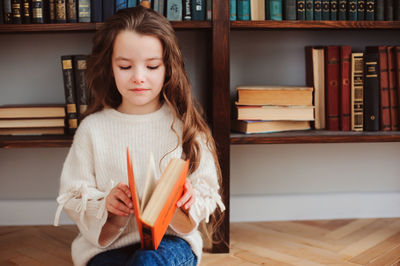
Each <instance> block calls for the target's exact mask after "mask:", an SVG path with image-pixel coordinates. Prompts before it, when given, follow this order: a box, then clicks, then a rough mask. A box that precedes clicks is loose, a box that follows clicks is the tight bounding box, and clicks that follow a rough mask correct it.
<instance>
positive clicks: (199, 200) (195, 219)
mask: <svg viewBox="0 0 400 266" xmlns="http://www.w3.org/2000/svg"><path fill="white" fill-rule="evenodd" d="M200 144H201V145H200V146H201V159H200V164H199V167H198V168H197V169H196V171H194V172H193V173H192V174H191V175H190V176H188V178H189V179H190V181H191V183H192V187H193V192H194V196H195V202H194V203H193V205H192V206H191V207H190V210H189V218H190V221H191V224H192V230H190V231H189V232H187V231H185V232H180V230H178V226H174V224H171V228H172V229H173V230H175V231H176V232H177V233H181V234H184V235H186V234H190V233H191V232H193V230H195V229H197V226H198V224H199V223H200V222H201V221H202V220H203V219H205V221H206V222H207V223H208V221H209V217H210V215H211V214H212V213H213V212H214V210H215V209H216V207H217V206H218V207H219V208H220V209H221V211H224V210H225V205H224V204H223V202H222V200H221V196H220V194H219V184H218V174H217V169H216V166H215V161H214V157H213V155H212V153H211V151H210V150H209V149H208V146H207V144H206V143H205V141H204V140H203V139H202V140H200Z"/></svg>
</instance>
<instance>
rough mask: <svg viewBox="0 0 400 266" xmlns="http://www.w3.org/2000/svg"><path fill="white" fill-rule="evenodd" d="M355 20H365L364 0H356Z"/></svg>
mask: <svg viewBox="0 0 400 266" xmlns="http://www.w3.org/2000/svg"><path fill="white" fill-rule="evenodd" d="M357 20H365V0H357Z"/></svg>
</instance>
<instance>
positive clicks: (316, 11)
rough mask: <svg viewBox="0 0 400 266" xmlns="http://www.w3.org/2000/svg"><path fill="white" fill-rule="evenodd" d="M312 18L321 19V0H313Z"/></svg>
mask: <svg viewBox="0 0 400 266" xmlns="http://www.w3.org/2000/svg"><path fill="white" fill-rule="evenodd" d="M314 20H322V1H321V0H315V1H314Z"/></svg>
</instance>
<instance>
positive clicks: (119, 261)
mask: <svg viewBox="0 0 400 266" xmlns="http://www.w3.org/2000/svg"><path fill="white" fill-rule="evenodd" d="M196 263H197V257H196V255H194V253H193V251H192V250H191V248H190V246H189V244H188V243H187V242H186V241H185V240H183V239H182V238H179V237H176V236H167V235H165V236H164V238H163V240H162V241H161V243H160V245H159V246H158V249H157V250H143V249H141V248H140V243H136V244H132V245H129V246H126V247H122V248H118V249H112V250H107V251H105V252H103V253H100V254H97V255H96V256H94V257H93V258H92V259H91V260H90V261H89V263H88V264H87V265H88V266H100V265H104V266H106V265H107V266H113V265H115V266H117V265H118V266H120V265H127V266H131V265H149V266H150V265H171V266H172V265H182V266H183V265H196Z"/></svg>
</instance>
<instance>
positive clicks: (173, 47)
mask: <svg viewBox="0 0 400 266" xmlns="http://www.w3.org/2000/svg"><path fill="white" fill-rule="evenodd" d="M124 30H129V31H134V32H137V33H139V34H143V35H150V36H154V37H156V38H158V39H159V40H160V41H161V43H162V46H163V60H164V64H165V69H166V70H165V81H164V86H163V89H162V92H161V94H160V101H161V102H166V103H167V104H168V106H169V107H170V109H171V110H172V113H173V116H174V122H175V121H176V120H177V119H178V120H180V121H182V124H183V130H182V149H183V153H184V154H185V156H186V159H189V162H190V164H189V165H190V168H189V172H190V173H193V172H194V171H195V170H196V169H197V168H198V166H199V163H200V157H201V150H200V143H199V140H201V139H203V140H204V139H205V140H206V143H207V146H208V148H209V150H210V151H211V153H212V154H213V157H214V161H215V166H216V169H217V173H218V182H219V185H220V188H221V169H220V166H219V162H218V157H217V150H216V146H215V142H214V139H213V137H212V135H211V131H210V129H209V127H208V125H207V123H206V122H205V121H204V119H203V117H202V111H201V108H200V107H199V105H198V104H197V102H196V101H195V100H194V98H193V96H192V86H191V84H190V81H189V79H188V77H187V74H186V71H185V68H184V62H183V58H182V54H181V51H180V49H179V46H178V41H177V38H176V35H175V32H174V29H173V27H172V26H171V24H170V23H169V21H168V20H167V19H166V18H165V17H164V16H162V15H160V14H159V13H157V12H156V11H154V10H152V9H148V8H144V7H141V6H139V7H135V8H127V9H122V10H120V11H119V12H118V13H117V14H115V15H114V16H112V17H111V18H110V19H108V20H107V21H106V22H105V23H104V24H103V25H102V27H101V28H100V29H99V30H98V31H96V33H95V35H94V37H93V48H92V53H91V55H90V56H89V57H88V60H87V73H86V82H87V85H88V87H89V91H90V94H91V100H90V103H89V107H88V109H87V112H86V113H85V116H87V115H89V114H92V113H95V112H97V111H100V110H102V109H103V108H104V107H112V108H117V107H118V106H119V105H120V104H121V102H122V96H121V95H120V93H119V92H118V89H117V87H116V84H115V81H114V78H113V75H112V65H111V56H112V53H113V46H114V40H115V38H116V36H117V35H118V34H119V33H120V32H121V31H124ZM174 122H173V123H172V125H171V129H172V130H174V127H173V124H174ZM174 132H175V130H174ZM175 133H176V132H175ZM213 216H214V217H213V219H211V221H214V222H213V224H211V225H209V226H211V228H210V227H209V228H208V230H206V236H207V239H208V240H210V233H211V232H215V229H216V227H217V226H218V224H219V223H220V222H221V221H222V217H223V215H222V214H221V213H220V210H219V209H218V208H217V211H216V212H214V214H213ZM210 231H211V232H210ZM207 232H208V233H207ZM217 238H218V237H217ZM215 239H216V237H214V240H215Z"/></svg>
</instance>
